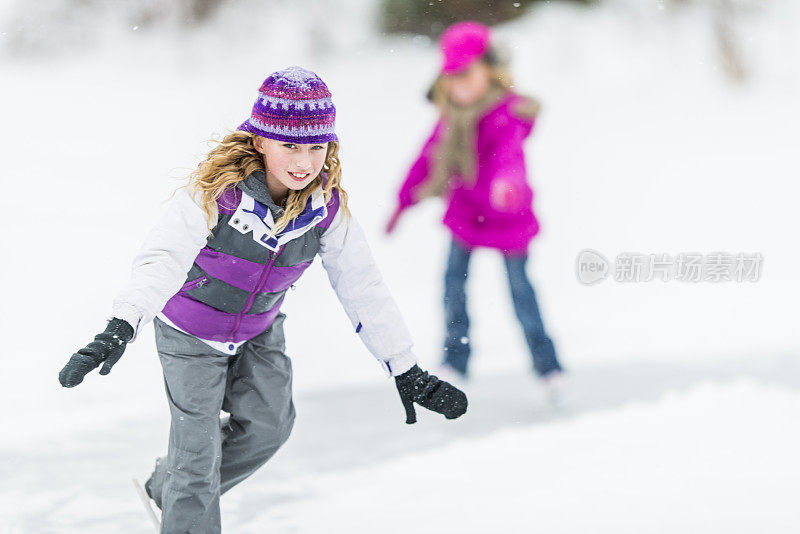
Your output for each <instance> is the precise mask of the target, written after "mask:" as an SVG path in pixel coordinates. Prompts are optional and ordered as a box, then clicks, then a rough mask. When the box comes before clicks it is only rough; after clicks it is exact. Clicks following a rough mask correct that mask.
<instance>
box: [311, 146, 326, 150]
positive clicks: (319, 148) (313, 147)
mask: <svg viewBox="0 0 800 534" xmlns="http://www.w3.org/2000/svg"><path fill="white" fill-rule="evenodd" d="M323 148H325V147H324V146H322V145H314V146H312V147H311V150H322V149H323Z"/></svg>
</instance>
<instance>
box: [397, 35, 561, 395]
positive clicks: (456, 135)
mask: <svg viewBox="0 0 800 534" xmlns="http://www.w3.org/2000/svg"><path fill="white" fill-rule="evenodd" d="M440 46H441V50H442V54H443V58H444V61H443V65H442V69H441V73H440V76H439V77H438V79H437V80H436V82H435V83H434V86H433V88H432V90H431V92H430V94H429V97H430V99H431V100H433V102H434V104H436V106H437V107H438V109H439V110H440V112H441V117H440V120H439V121H438V123H437V124H436V126H435V128H434V130H433V133H432V134H431V136H430V137H429V138H428V140H427V141H426V143H425V146H424V147H423V149H422V153H421V154H420V156H419V158H418V159H417V160H416V162H415V163H414V164H413V166H412V167H411V170H410V171H409V173H408V176H407V178H406V180H405V182H404V183H403V185H402V187H401V188H400V193H399V195H398V206H397V209H396V210H395V212H394V214H393V215H392V217H391V219H390V221H389V223H388V225H387V232H389V233H391V232H392V231H393V229H394V228H395V225H396V224H397V221H398V219H399V218H400V216H401V214H402V213H403V212H405V210H407V209H408V208H409V207H411V206H413V205H414V204H416V203H417V202H420V201H422V200H424V199H426V198H428V197H436V196H441V197H443V198H445V200H446V202H447V211H446V212H445V215H444V224H445V225H446V226H447V228H448V229H449V230H450V232H451V233H452V244H451V247H450V254H449V258H448V261H447V270H446V274H445V294H444V306H445V320H446V337H445V342H444V363H443V368H442V373H443V374H444V373H450V374H454V375H455V376H460V377H461V378H464V377H466V376H467V362H468V359H469V355H470V343H469V337H468V335H469V333H468V329H469V318H468V317H467V306H466V296H465V284H466V280H467V270H468V266H469V260H470V255H471V253H472V251H473V250H474V249H475V248H477V247H489V248H493V249H496V250H498V251H499V252H500V253H501V254H502V255H503V257H504V260H505V266H506V274H507V276H508V281H509V285H510V287H511V297H512V300H513V302H514V310H515V312H516V315H517V318H518V319H519V321H520V323H521V324H522V329H523V331H524V333H525V339H526V341H527V344H528V347H529V349H530V352H531V356H532V358H533V367H534V370H535V372H536V373H537V374H538V375H539V376H541V377H543V378H545V381H546V383H547V384H548V386H551V387H552V386H555V385H556V384H557V383H558V381H559V377H560V375H561V365H560V364H559V361H558V358H557V357H556V352H555V349H554V348H553V342H552V341H551V340H550V338H549V337H548V335H547V333H546V332H545V329H544V326H543V324H542V318H541V315H540V313H539V307H538V305H537V303H536V296H535V294H534V291H533V286H532V285H531V283H530V281H529V280H528V276H527V274H526V272H525V263H526V261H527V254H528V245H529V244H530V241H531V239H532V238H533V236H535V235H536V233H537V232H538V231H539V224H538V222H537V221H536V217H534V214H533V209H532V201H533V191H532V190H531V187H530V185H529V184H528V180H527V175H526V172H525V157H524V153H523V143H524V141H525V139H526V138H527V137H528V135H529V134H530V132H531V130H532V128H533V123H534V120H535V117H536V113H537V112H538V109H539V105H538V103H537V102H536V101H535V100H532V99H530V98H526V97H524V96H521V95H518V94H516V93H515V92H514V91H512V89H511V88H512V87H513V85H512V82H511V77H510V75H509V73H508V72H507V71H506V69H505V68H504V67H503V65H502V64H501V62H500V61H498V59H497V54H496V52H495V51H494V50H493V49H492V48H491V46H490V32H489V28H487V27H486V26H484V25H482V24H479V23H476V22H462V23H458V24H455V25H453V26H451V27H450V28H448V29H447V30H446V31H445V32H444V33H443V34H442V37H441V40H440Z"/></svg>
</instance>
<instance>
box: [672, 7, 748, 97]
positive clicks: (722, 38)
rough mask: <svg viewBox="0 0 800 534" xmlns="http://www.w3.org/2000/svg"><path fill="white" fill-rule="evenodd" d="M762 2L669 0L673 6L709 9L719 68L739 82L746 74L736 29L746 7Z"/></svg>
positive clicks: (742, 52)
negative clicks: (693, 6)
mask: <svg viewBox="0 0 800 534" xmlns="http://www.w3.org/2000/svg"><path fill="white" fill-rule="evenodd" d="M761 3H763V0H672V4H673V5H674V6H676V7H683V8H687V7H690V6H692V5H695V6H705V7H707V8H708V9H709V16H710V20H711V28H712V33H713V36H714V45H715V46H716V49H717V57H718V58H719V63H720V65H721V66H722V72H723V73H724V74H725V75H726V76H727V77H728V79H729V80H732V81H734V82H742V81H744V80H745V79H747V75H748V69H747V66H746V62H745V58H744V48H743V46H742V42H741V37H740V30H739V26H740V25H741V24H742V20H741V19H742V18H743V16H744V15H745V14H746V12H747V11H748V10H752V9H754V8H755V7H756V6H757V5H759V4H761Z"/></svg>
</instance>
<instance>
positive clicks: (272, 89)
mask: <svg viewBox="0 0 800 534" xmlns="http://www.w3.org/2000/svg"><path fill="white" fill-rule="evenodd" d="M335 119H336V108H335V107H334V105H333V101H332V100H331V92H330V91H329V90H328V86H327V85H325V82H323V81H322V80H321V79H320V77H319V76H317V75H316V74H314V73H313V72H311V71H309V70H306V69H304V68H301V67H287V68H285V69H283V70H279V71H278V72H273V73H272V74H270V75H269V76H267V79H266V80H264V83H262V84H261V88H260V89H259V90H258V97H257V98H256V102H255V104H253V111H252V113H251V114H250V118H249V119H247V120H246V121H244V122H243V123H242V124H241V126H239V130H243V131H245V132H250V133H254V134H256V135H260V136H261V137H266V138H267V139H275V140H277V141H283V142H285V143H298V144H305V143H327V142H328V141H337V140H338V139H337V137H336V134H335V133H334V122H335Z"/></svg>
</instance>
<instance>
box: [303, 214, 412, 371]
mask: <svg viewBox="0 0 800 534" xmlns="http://www.w3.org/2000/svg"><path fill="white" fill-rule="evenodd" d="M319 255H320V257H321V258H322V266H323V267H324V268H325V270H326V271H327V273H328V278H329V279H330V282H331V286H332V287H333V290H334V291H335V292H336V296H337V297H338V298H339V301H340V302H341V303H342V307H343V308H344V311H345V313H347V316H348V317H349V319H350V322H351V323H352V324H353V328H354V329H355V331H356V332H357V333H358V335H359V336H360V337H361V341H362V342H363V343H364V345H365V346H366V347H367V349H368V350H369V351H370V352H371V353H372V355H373V356H375V358H376V359H377V360H378V361H379V362H380V363H381V365H382V366H383V368H384V370H385V371H386V372H387V373H388V374H389V375H390V376H397V375H400V374H402V373H404V372H406V371H408V370H409V369H410V368H411V367H412V366H413V365H414V364H415V363H416V357H415V356H414V354H413V352H412V351H411V346H412V344H413V343H412V340H411V335H410V334H409V332H408V328H407V327H406V325H405V322H404V321H403V317H402V316H401V315H400V310H399V309H398V308H397V304H395V301H394V299H393V298H392V295H391V294H390V293H389V288H388V287H386V284H385V283H384V282H383V278H382V277H381V273H380V271H378V267H377V265H376V264H375V260H374V259H373V258H372V253H371V252H370V250H369V245H368V244H367V239H366V237H365V236H364V231H363V230H362V229H361V226H360V225H359V224H358V223H357V222H356V220H355V219H354V218H353V217H351V216H350V215H348V214H346V213H345V212H344V210H342V209H340V210H339V211H338V213H337V214H336V216H335V217H334V219H333V221H332V223H331V226H330V227H329V228H328V229H327V230H326V231H325V233H324V234H323V235H322V240H321V243H320V251H319Z"/></svg>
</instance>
